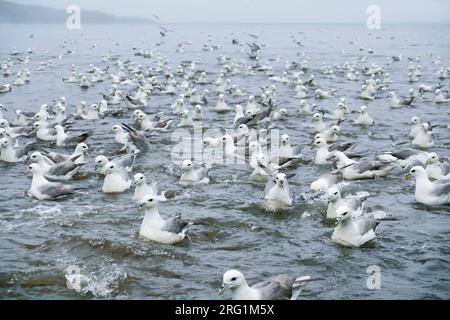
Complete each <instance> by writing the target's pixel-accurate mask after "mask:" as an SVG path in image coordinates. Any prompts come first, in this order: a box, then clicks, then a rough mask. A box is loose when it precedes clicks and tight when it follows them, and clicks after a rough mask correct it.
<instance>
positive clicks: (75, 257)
mask: <svg viewBox="0 0 450 320" xmlns="http://www.w3.org/2000/svg"><path fill="white" fill-rule="evenodd" d="M167 27H168V28H169V29H172V30H173V32H169V33H168V36H167V37H166V38H165V39H164V43H163V44H161V45H160V46H157V47H155V46H154V44H155V43H157V42H160V40H161V39H160V35H159V30H158V28H157V27H156V26H143V25H142V26H136V25H135V26H127V25H82V26H81V30H68V29H66V27H65V25H64V24H61V25H1V26H0V61H4V60H5V59H6V58H8V57H10V55H9V54H10V52H11V51H12V49H13V48H14V47H16V48H17V50H19V51H21V52H23V51H25V50H27V49H28V48H33V50H34V53H33V54H30V57H31V61H30V62H29V63H28V64H27V65H16V66H14V67H13V70H14V71H15V72H17V71H19V70H22V69H23V68H25V67H26V68H28V69H29V70H30V72H31V83H30V84H28V85H25V86H22V87H14V88H13V90H12V92H10V93H8V94H4V95H0V103H2V104H4V105H5V106H6V107H7V108H8V109H9V110H8V112H6V113H5V115H4V116H5V117H6V118H7V119H10V120H11V119H12V118H13V116H14V110H15V109H17V108H20V109H21V110H23V111H25V112H37V110H38V108H39V107H40V105H41V104H43V103H47V104H51V103H52V101H53V100H54V99H58V98H59V97H61V96H65V97H66V100H67V103H68V105H69V110H68V113H73V112H74V110H75V106H76V105H77V104H78V103H79V102H80V101H81V100H84V101H86V103H87V105H90V104H92V103H98V102H99V100H100V99H101V93H102V92H106V91H107V90H109V89H110V88H111V80H110V79H107V80H106V81H104V82H103V83H99V84H96V85H95V86H93V87H91V88H89V89H88V90H85V91H83V90H81V89H80V88H79V87H78V86H77V85H74V84H66V83H64V82H63V81H62V78H63V77H68V76H69V74H70V67H71V65H72V64H75V65H76V67H77V70H79V71H83V72H86V71H87V70H88V68H89V65H90V64H94V65H96V66H102V67H106V66H107V65H111V67H110V72H109V73H115V72H116V69H115V67H114V66H113V65H112V63H111V62H107V63H106V62H102V60H101V57H102V55H103V54H105V53H107V52H108V51H110V50H114V52H115V53H117V54H119V55H120V60H122V61H125V60H126V59H132V60H133V61H136V62H137V63H139V64H142V65H144V66H146V67H150V66H152V65H154V60H153V59H144V58H142V57H137V56H134V55H133V53H134V52H135V51H133V49H132V48H133V46H136V47H137V48H139V49H140V48H143V49H152V48H153V49H154V51H155V52H158V53H160V54H162V55H165V56H167V57H168V58H169V60H170V65H171V67H172V70H173V71H175V70H176V67H177V66H178V64H179V63H180V62H181V61H186V60H192V59H198V60H199V63H198V69H200V70H205V71H206V72H207V78H208V79H210V80H211V81H212V82H213V81H214V80H215V79H217V77H218V74H219V72H220V69H221V66H220V65H218V64H217V59H216V57H217V56H218V55H221V54H225V55H227V56H229V57H232V58H236V59H237V60H239V61H241V60H247V62H248V59H247V54H246V52H247V51H248V48H247V46H246V44H245V43H246V42H250V41H252V38H251V37H250V36H249V35H248V34H249V33H251V34H255V35H258V36H259V38H258V40H257V43H259V44H260V45H263V46H262V48H261V56H260V61H261V62H262V63H264V62H266V61H268V62H269V63H270V64H271V65H273V66H274V69H273V70H274V74H275V75H281V74H282V72H283V70H284V63H285V61H286V60H289V61H296V62H300V61H301V60H300V59H301V57H300V53H301V52H305V53H307V54H308V56H309V57H310V58H311V62H310V69H309V70H308V71H307V72H306V75H305V76H304V78H307V77H308V76H309V74H315V75H316V79H317V82H318V83H319V84H320V86H321V87H323V88H335V89H337V94H336V97H335V98H331V99H327V100H324V101H314V98H311V99H309V101H310V102H311V103H318V104H319V105H320V106H321V107H322V108H324V109H328V110H334V109H335V106H336V103H337V101H338V99H339V98H340V97H346V98H347V100H348V102H349V105H350V107H351V109H353V110H358V109H359V107H360V105H361V104H363V102H362V101H361V100H360V99H358V95H359V92H360V86H361V81H348V80H346V79H345V78H343V76H342V75H341V74H337V78H336V79H334V80H328V79H325V77H324V76H323V75H322V74H321V73H320V68H321V67H322V63H326V64H330V65H335V64H343V63H345V62H350V61H351V60H352V57H360V56H362V55H366V56H367V62H366V63H365V64H364V63H363V64H362V65H367V66H370V65H371V64H372V63H375V64H378V65H380V66H383V67H385V68H386V70H387V71H388V72H389V73H390V75H391V79H392V80H393V83H392V84H391V86H390V89H392V90H393V91H395V92H396V93H397V94H398V95H403V96H406V95H407V94H408V90H409V88H412V87H413V88H415V89H416V90H417V87H418V85H419V84H422V83H423V84H429V85H435V84H436V83H437V81H438V80H437V77H436V75H435V71H436V70H437V68H438V67H437V66H436V65H433V64H432V63H431V61H432V60H434V59H435V58H436V57H438V56H440V57H441V60H442V65H443V66H449V65H450V26H449V25H382V29H381V30H368V29H367V28H366V26H365V24H364V25H363V24H361V25H356V24H355V25H320V24H318V25H294V24H289V25H255V24H253V25H246V24H237V25H226V24H218V25H201V24H199V25H182V24H174V25H169V26H167ZM31 34H33V35H34V37H33V38H30V37H29V36H30V35H31ZM292 35H295V37H296V38H297V39H299V40H300V41H301V42H302V44H304V46H298V45H297V44H295V43H294V42H293V41H292V37H291V36H292ZM233 38H236V39H239V40H240V42H241V43H242V45H241V46H240V45H233V44H232V43H231V40H232V39H233ZM208 39H210V40H211V41H210V42H208ZM178 41H190V44H187V45H186V46H185V52H184V53H176V52H175V49H176V44H177V42H178ZM64 42H65V43H66V46H65V47H64V48H63V47H62V45H63V43H64ZM206 43H211V44H216V45H218V46H220V48H219V49H218V50H215V51H203V50H202V46H203V45H204V44H206ZM93 44H96V46H95V47H93V48H92V47H91V46H92V45H93ZM368 48H370V49H372V50H373V53H372V54H369V53H367V50H366V49H368ZM67 50H72V51H73V54H70V55H65V56H63V57H62V58H61V59H60V58H59V57H58V56H59V55H60V54H63V53H64V52H66V51H67ZM430 52H433V58H430V56H429V53H430ZM399 54H402V55H403V60H401V61H400V62H397V63H393V64H392V65H390V66H386V65H385V61H386V57H389V56H392V55H399ZM417 56H420V58H421V62H420V64H421V66H422V78H421V80H420V81H419V82H418V83H413V84H410V83H408V82H407V72H408V71H407V62H408V59H407V58H408V57H411V58H415V57H417ZM49 59H52V60H53V62H54V67H53V68H49V69H46V70H44V71H36V70H35V69H34V68H35V67H36V66H37V65H38V64H39V63H40V62H41V61H47V60H49ZM227 77H229V78H230V79H231V80H232V81H233V83H236V84H238V86H239V87H240V88H242V89H245V90H246V91H247V92H249V93H252V94H255V95H258V94H260V92H261V90H260V87H263V86H266V85H269V84H271V83H270V81H269V80H268V78H267V76H264V75H262V74H258V75H256V76H251V77H248V76H247V75H245V73H238V74H234V75H227ZM13 80H14V76H11V77H9V78H3V77H2V76H0V84H5V83H11V82H12V81H13ZM442 83H443V84H444V85H445V88H446V89H447V90H448V88H449V80H448V79H447V80H445V81H443V82H442ZM276 86H277V91H276V92H277V99H278V101H277V103H278V104H279V105H280V107H281V106H282V107H285V108H287V109H288V112H289V114H290V117H289V119H288V120H287V121H285V122H277V128H278V129H279V130H280V132H281V133H288V134H289V135H290V137H291V143H292V144H308V143H310V141H311V137H312V128H311V118H310V116H307V117H298V116H297V110H298V107H299V101H298V99H297V98H295V97H294V90H293V87H291V86H288V85H284V84H280V83H277V84H276ZM119 87H120V88H121V90H122V91H123V92H125V93H126V92H128V91H129V90H130V89H131V88H130V87H126V86H123V87H122V86H119ZM196 88H197V89H198V90H199V91H203V89H205V88H208V89H209V90H210V92H211V93H213V89H214V85H213V84H209V85H198V86H196ZM386 96H387V92H386ZM433 97H434V95H433V94H426V95H425V97H424V98H423V99H419V100H418V102H417V103H416V105H415V106H414V107H411V108H402V109H398V110H391V109H390V108H389V99H388V98H387V97H381V98H380V99H376V100H374V101H371V102H364V103H365V104H368V106H369V111H370V113H371V115H372V116H373V117H374V119H375V121H376V125H375V126H373V127H371V128H369V129H361V128H358V127H355V126H354V125H352V124H351V121H345V122H344V123H343V124H342V131H343V132H344V134H343V137H342V138H343V140H348V141H356V142H357V143H358V145H359V147H360V148H361V150H363V151H364V154H365V156H366V157H367V158H372V157H375V156H376V155H377V154H379V153H381V152H383V151H388V150H391V148H392V140H391V138H390V136H391V137H394V138H395V140H396V142H400V141H407V136H406V135H407V133H408V132H409V127H408V123H407V122H408V121H409V119H410V118H411V117H412V116H419V117H420V118H421V119H423V120H427V121H431V122H432V123H433V124H443V125H447V124H448V123H449V120H450V117H449V115H448V112H450V106H449V105H448V104H447V105H446V104H444V105H441V106H437V105H436V104H434V102H433ZM175 99H176V96H168V95H152V96H151V102H150V106H149V107H148V108H147V109H146V112H148V113H153V112H157V111H162V110H165V111H170V105H171V104H172V103H173V102H174V101H175ZM246 100H247V96H243V97H242V98H241V99H239V98H230V97H227V102H228V103H229V104H231V105H234V104H236V103H238V102H240V103H242V104H244V105H245V103H246ZM216 101H217V96H216V95H215V94H211V96H210V100H209V104H208V105H207V106H205V107H204V109H203V110H204V113H205V117H206V119H205V120H204V121H203V125H204V128H215V127H219V126H220V127H223V128H230V127H231V125H230V124H231V123H232V121H233V118H234V113H233V112H232V113H229V114H221V115H217V114H216V113H215V112H214V111H213V110H212V109H213V108H214V106H215V104H216ZM122 107H123V108H124V107H125V106H124V105H122ZM354 117H356V114H351V115H349V120H350V119H352V118H354ZM120 122H126V123H131V112H127V113H126V114H125V115H124V116H123V118H122V119H114V118H105V119H102V120H99V121H98V122H96V123H95V125H94V123H93V122H92V121H87V120H83V121H77V122H76V124H75V126H74V127H76V128H81V129H89V128H93V129H94V130H95V133H94V135H93V136H92V138H90V139H89V140H88V145H89V146H90V149H91V152H90V154H89V155H88V160H89V163H88V164H87V165H85V167H84V169H83V176H82V178H80V179H78V180H75V181H73V182H72V183H73V184H74V185H75V186H78V187H83V188H84V190H82V191H80V192H78V193H77V194H76V195H75V196H73V197H70V198H67V199H64V200H60V201H53V202H51V201H39V202H38V201H34V200H31V199H30V198H28V197H27V196H25V195H24V192H25V191H26V190H27V189H28V188H29V186H30V183H31V178H30V177H29V176H26V175H25V174H24V171H25V169H26V163H19V164H5V163H0V298H2V299H93V298H94V299H219V298H220V297H218V295H217V291H218V289H219V287H220V285H221V282H222V275H223V273H224V272H225V271H227V270H228V269H238V270H240V271H242V272H243V273H244V275H245V276H246V278H247V280H248V282H249V283H250V284H252V283H254V282H257V281H260V280H263V279H265V278H266V277H268V276H271V275H275V274H278V273H288V274H291V275H293V276H302V275H310V276H312V277H314V278H319V280H317V281H314V282H312V283H310V284H308V285H307V287H306V288H305V290H304V292H303V293H302V294H301V295H300V299H449V298H450V246H449V243H450V215H449V212H450V207H448V206H441V207H433V208H430V207H426V206H423V205H420V204H417V203H415V202H414V186H413V184H412V183H411V182H409V181H406V180H405V178H404V173H402V172H400V171H394V172H393V174H392V175H390V176H389V177H387V178H384V179H375V180H369V181H356V182H352V183H351V184H349V185H348V186H347V187H346V190H347V191H353V192H357V191H362V190H364V191H367V192H369V193H370V198H369V199H368V201H367V204H366V205H367V206H368V207H370V208H372V209H379V210H385V211H387V212H389V213H391V214H392V215H393V216H394V217H396V218H397V219H398V220H397V221H385V222H383V223H382V224H381V225H380V226H379V228H378V232H377V233H378V236H377V238H376V240H375V241H373V242H372V243H370V244H369V245H366V246H364V247H363V248H358V249H351V248H344V247H341V246H338V245H336V244H334V243H333V242H332V241H331V234H332V231H333V227H334V224H333V223H330V222H328V221H326V219H325V212H326V201H325V199H324V198H323V197H314V196H313V195H312V194H311V192H309V186H310V183H311V182H312V181H314V180H315V179H316V178H317V177H318V176H319V174H321V173H324V172H327V171H329V170H330V167H317V166H314V165H312V164H310V165H304V166H300V167H299V168H297V169H294V170H292V171H290V173H295V176H293V177H292V178H289V182H290V186H291V192H292V194H293V196H294V204H293V206H292V207H290V208H289V209H286V210H282V211H280V212H277V213H268V212H265V211H264V210H262V209H261V207H260V205H259V203H260V201H261V199H262V198H263V196H264V185H263V184H258V183H254V182H251V181H249V174H250V173H251V171H250V169H249V166H248V165H221V166H215V167H213V169H212V170H211V173H210V174H211V183H210V184H208V185H198V186H195V187H190V188H186V187H182V186H180V185H179V184H177V182H178V179H179V175H180V168H179V167H178V165H176V164H174V163H173V162H172V161H171V160H170V154H171V151H172V149H173V147H174V145H175V142H173V141H172V140H171V132H170V131H169V132H167V133H164V132H162V133H159V134H158V135H157V136H155V137H154V139H153V140H152V141H153V142H154V143H153V144H152V149H151V151H150V152H148V153H147V154H146V155H145V156H144V157H140V158H139V159H138V161H137V163H136V165H135V170H134V172H143V173H145V175H146V176H147V177H148V178H149V179H151V180H157V181H160V186H161V189H163V190H169V191H171V193H172V194H173V195H174V197H173V199H170V200H169V201H167V202H165V203H162V204H161V205H160V212H161V214H162V215H170V214H174V213H182V215H183V217H185V218H186V219H187V220H189V221H192V222H194V225H193V226H192V227H191V228H190V230H189V233H188V234H189V237H188V239H186V240H185V241H183V242H182V243H180V244H178V245H174V246H170V245H163V244H159V243H154V242H149V241H144V240H143V239H141V238H140V237H139V236H138V231H139V227H140V224H141V221H142V218H143V215H142V213H141V212H138V211H137V210H136V208H135V207H134V205H133V204H132V203H131V196H132V191H129V192H126V193H123V194H119V195H114V196H111V195H105V194H103V193H102V192H101V186H102V178H100V177H99V176H98V175H95V174H93V170H94V161H93V159H94V158H95V156H96V155H99V154H102V153H105V154H111V153H112V152H111V150H115V151H117V149H118V148H119V146H118V145H116V144H115V143H114V139H113V135H112V133H111V131H110V129H111V127H112V125H114V124H118V123H120ZM435 130H436V134H437V137H436V138H435V143H436V145H435V146H434V147H433V148H432V150H433V151H435V152H437V153H438V154H439V155H440V157H441V158H448V157H450V152H449V149H448V146H449V143H450V135H449V132H448V129H446V128H437V129H435ZM28 141H34V138H30V139H21V143H25V142H28ZM408 144H409V142H407V143H406V144H404V145H402V146H401V147H409V145H408ZM42 145H43V146H46V144H44V143H43V144H42ZM59 151H65V152H71V151H70V150H64V149H59ZM304 153H305V154H306V155H307V156H309V157H312V156H313V155H314V151H313V150H312V149H311V148H308V147H305V148H304ZM370 266H378V267H379V268H380V275H381V287H380V289H378V290H369V289H368V286H367V280H368V277H369V276H368V274H367V268H368V267H370ZM74 268H75V269H77V270H79V271H80V272H81V274H83V275H84V276H86V277H88V278H89V281H88V284H87V285H86V288H85V290H83V291H82V292H77V291H76V290H73V289H69V288H67V285H66V275H68V274H69V273H70V270H73V269H74Z"/></svg>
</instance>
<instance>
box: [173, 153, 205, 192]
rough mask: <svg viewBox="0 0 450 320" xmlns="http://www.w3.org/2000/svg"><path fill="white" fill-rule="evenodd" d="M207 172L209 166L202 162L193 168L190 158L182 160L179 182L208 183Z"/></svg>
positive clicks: (185, 184) (187, 183) (191, 183)
mask: <svg viewBox="0 0 450 320" xmlns="http://www.w3.org/2000/svg"><path fill="white" fill-rule="evenodd" d="M208 172H209V168H208V167H207V166H206V165H205V164H202V166H201V167H199V168H195V167H194V164H193V162H192V161H191V160H188V159H186V160H183V163H182V167H181V176H180V181H179V183H180V184H181V185H184V186H187V185H193V184H198V183H209V177H208Z"/></svg>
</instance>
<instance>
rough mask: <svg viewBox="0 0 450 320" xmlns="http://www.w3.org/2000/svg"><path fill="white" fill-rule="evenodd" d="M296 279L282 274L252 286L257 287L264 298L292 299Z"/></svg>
mask: <svg viewBox="0 0 450 320" xmlns="http://www.w3.org/2000/svg"><path fill="white" fill-rule="evenodd" d="M293 283H294V279H293V278H291V277H289V276H287V275H284V274H280V275H277V276H275V277H274V278H272V279H270V280H266V281H262V282H259V283H257V284H255V285H253V286H252V288H254V289H257V290H258V291H259V292H260V294H261V298H262V299H264V300H290V299H291V296H292V285H293Z"/></svg>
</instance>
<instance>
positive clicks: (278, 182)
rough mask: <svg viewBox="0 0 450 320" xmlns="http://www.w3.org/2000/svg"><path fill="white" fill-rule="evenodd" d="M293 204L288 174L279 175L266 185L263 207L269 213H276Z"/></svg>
mask: <svg viewBox="0 0 450 320" xmlns="http://www.w3.org/2000/svg"><path fill="white" fill-rule="evenodd" d="M291 204H292V198H291V194H290V190H289V183H288V181H287V178H286V174H284V173H281V172H280V173H277V174H276V175H275V176H274V177H272V178H271V179H269V180H268V181H267V183H266V187H265V189H264V200H263V202H262V205H263V207H264V208H265V209H267V210H269V211H275V210H278V209H282V208H284V207H286V206H290V205H291Z"/></svg>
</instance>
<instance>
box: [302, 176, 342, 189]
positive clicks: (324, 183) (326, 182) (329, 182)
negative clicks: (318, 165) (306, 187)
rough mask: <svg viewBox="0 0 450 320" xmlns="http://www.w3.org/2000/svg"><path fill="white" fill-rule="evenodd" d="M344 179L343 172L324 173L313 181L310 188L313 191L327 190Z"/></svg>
mask: <svg viewBox="0 0 450 320" xmlns="http://www.w3.org/2000/svg"><path fill="white" fill-rule="evenodd" d="M343 181H344V178H343V176H342V172H331V173H324V174H322V175H320V176H319V177H318V178H317V179H316V180H314V181H313V182H312V183H311V186H310V189H311V190H313V191H322V192H327V191H328V190H329V189H330V188H332V187H334V186H336V185H338V184H339V183H341V182H343Z"/></svg>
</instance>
